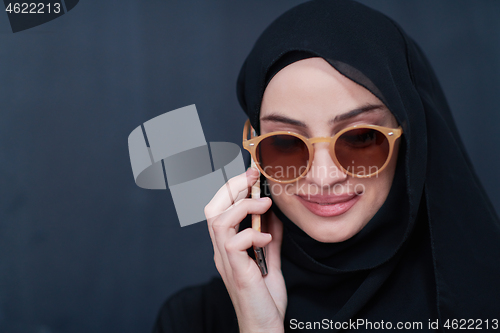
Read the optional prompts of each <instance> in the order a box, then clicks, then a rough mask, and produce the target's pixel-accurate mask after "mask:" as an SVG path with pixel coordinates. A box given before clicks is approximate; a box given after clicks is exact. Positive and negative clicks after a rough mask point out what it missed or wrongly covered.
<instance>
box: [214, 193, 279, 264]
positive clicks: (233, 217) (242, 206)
mask: <svg viewBox="0 0 500 333" xmlns="http://www.w3.org/2000/svg"><path fill="white" fill-rule="evenodd" d="M270 207H271V199H269V198H262V199H242V200H240V201H239V202H238V203H236V204H235V205H234V206H233V208H231V209H229V210H227V211H226V212H224V214H222V215H221V216H219V217H218V218H217V219H215V220H214V221H213V222H212V223H211V224H210V225H209V229H210V237H212V243H213V244H214V251H217V252H218V253H219V255H220V257H221V259H222V261H223V262H224V265H225V262H227V261H228V257H227V250H226V248H225V244H226V242H227V241H228V240H229V239H231V238H234V237H235V236H236V235H237V231H236V226H238V224H239V223H240V222H241V220H243V218H245V216H247V215H248V214H264V213H265V212H266V211H267V210H268V209H269V208H270ZM240 233H241V232H240ZM237 239H239V238H237ZM249 247H250V246H248V247H246V248H245V250H246V249H247V248H249ZM245 255H246V256H247V257H248V255H247V254H246V253H245ZM225 268H226V269H227V267H225Z"/></svg>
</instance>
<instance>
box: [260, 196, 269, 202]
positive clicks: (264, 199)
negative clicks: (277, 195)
mask: <svg viewBox="0 0 500 333" xmlns="http://www.w3.org/2000/svg"><path fill="white" fill-rule="evenodd" d="M259 200H260V201H268V200H269V198H268V197H263V198H259Z"/></svg>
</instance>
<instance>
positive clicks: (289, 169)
mask: <svg viewBox="0 0 500 333" xmlns="http://www.w3.org/2000/svg"><path fill="white" fill-rule="evenodd" d="M256 155H257V158H258V162H259V163H260V166H261V167H262V169H263V170H264V172H265V173H266V174H267V175H269V176H270V177H271V178H273V179H275V180H279V181H287V180H293V179H295V178H298V177H299V176H300V175H301V174H302V173H304V172H305V170H306V169H307V163H308V161H309V150H308V148H307V145H306V143H305V142H304V141H302V140H301V139H300V138H298V137H296V136H293V135H287V134H279V135H273V136H269V137H267V138H265V139H264V140H262V141H261V142H260V143H259V145H258V146H257V149H256Z"/></svg>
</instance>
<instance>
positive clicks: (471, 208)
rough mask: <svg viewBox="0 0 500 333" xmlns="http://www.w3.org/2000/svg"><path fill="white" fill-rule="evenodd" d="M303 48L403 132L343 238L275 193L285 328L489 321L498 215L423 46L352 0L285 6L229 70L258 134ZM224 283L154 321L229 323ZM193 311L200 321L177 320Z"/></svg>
mask: <svg viewBox="0 0 500 333" xmlns="http://www.w3.org/2000/svg"><path fill="white" fill-rule="evenodd" d="M312 56H315V57H321V58H323V59H325V60H326V61H328V62H329V63H330V64H331V65H332V66H333V67H335V68H336V69H337V70H338V71H339V72H340V73H342V74H343V75H345V76H346V77H348V78H349V79H351V80H352V81H354V82H356V83H358V84H360V85H362V86H363V87H365V88H366V89H368V90H369V91H371V92H372V93H373V94H374V95H375V96H377V97H378V98H379V99H380V100H381V101H382V102H383V103H384V104H385V105H386V106H387V107H388V108H389V110H390V111H391V112H392V113H393V115H394V117H395V118H396V120H397V122H398V123H399V124H400V125H401V126H402V128H403V133H404V134H403V136H402V138H401V145H400V151H399V155H398V162H397V167H396V173H395V176H394V181H393V184H392V187H391V191H390V193H389V196H388V198H387V200H386V201H385V203H384V204H383V206H382V207H381V208H380V210H379V211H378V212H377V213H376V215H375V216H374V217H373V218H372V220H370V222H369V223H368V224H367V225H366V226H365V227H364V228H363V229H362V230H361V231H360V232H359V233H358V234H356V235H355V236H353V237H352V238H350V239H348V240H346V241H344V242H341V243H320V242H317V241H315V240H314V239H312V238H311V237H309V236H308V235H307V234H306V233H304V232H303V231H302V230H301V229H300V228H299V227H297V226H296V225H295V224H294V223H293V222H292V221H290V220H289V219H288V218H287V217H286V216H285V215H284V214H283V213H282V212H281V211H280V210H279V208H278V207H277V206H276V205H274V203H273V206H272V209H273V210H274V212H275V213H276V215H277V216H278V218H280V220H281V221H282V222H283V225H284V234H283V245H282V271H283V276H284V278H285V283H286V287H287V292H288V306H287V310H286V316H285V330H286V331H296V330H294V329H292V325H293V324H292V321H293V320H297V321H299V322H317V321H319V322H321V321H322V320H323V319H329V320H333V322H348V321H349V320H356V319H364V320H366V321H370V322H372V323H373V322H379V323H380V322H381V321H382V320H383V321H384V322H391V324H392V325H393V328H394V327H395V325H396V323H397V322H406V321H408V322H421V323H422V327H421V328H418V329H416V328H413V330H415V331H417V330H418V331H424V332H425V331H431V329H430V328H429V326H428V323H429V320H430V321H435V320H436V319H439V323H440V324H441V327H442V325H443V324H445V323H446V320H448V319H450V320H453V319H458V320H460V319H483V320H486V319H489V320H490V321H491V320H492V319H495V318H496V319H498V315H499V314H500V302H498V300H500V288H497V287H496V283H497V281H499V280H500V263H499V258H500V222H499V219H498V217H497V215H496V213H495V211H494V209H493V207H492V205H491V203H490V201H489V199H488V197H487V195H486V193H485V191H484V189H483V187H482V186H481V184H480V182H479V180H478V178H477V176H476V174H475V173H474V170H473V168H472V164H471V162H470V160H469V158H468V156H467V154H466V152H465V149H464V146H463V144H462V141H461V139H460V137H459V135H458V131H457V129H456V126H455V123H454V121H453V118H452V115H451V112H450V110H449V107H448V105H447V102H446V99H445V97H444V95H443V92H442V90H441V88H440V86H439V83H438V81H437V79H436V77H435V75H434V72H433V70H432V68H431V66H430V65H429V63H428V61H427V60H426V58H425V56H424V54H423V53H422V51H421V50H420V48H419V47H418V46H417V45H416V43H415V42H414V41H413V40H412V39H411V38H410V37H408V36H407V35H406V34H405V33H404V32H403V31H402V29H401V28H400V27H399V26H398V25H397V24H396V23H395V22H393V21H392V20H391V19H389V18H387V17H386V16H384V15H383V14H381V13H379V12H377V11H375V10H372V9H370V8H368V7H365V6H364V5H361V4H359V3H356V2H353V1H348V0H335V1H333V0H314V1H310V2H307V3H304V4H301V5H299V6H296V7H295V8H292V9H291V10H289V11H288V12H286V13H285V14H283V15H282V16H281V17H279V18H278V19H277V20H275V21H274V22H273V23H272V24H271V25H270V26H269V27H268V28H267V29H266V30H265V31H264V32H263V34H262V35H261V37H260V38H259V39H258V40H257V42H256V44H255V45H254V48H253V49H252V51H251V53H250V54H249V56H248V57H247V59H246V61H245V63H244V65H243V67H242V69H241V72H240V75H239V77H238V87H237V88H238V90H237V93H238V99H239V101H240V104H241V106H242V108H243V110H244V111H245V112H246V113H247V115H248V117H249V119H250V121H251V124H252V126H253V127H254V128H255V130H256V131H257V132H258V133H259V131H260V128H259V111H260V104H261V100H262V96H263V93H264V90H265V88H266V85H267V83H268V82H269V81H270V80H271V79H272V77H273V76H274V75H275V74H276V73H277V72H278V71H279V70H281V69H282V68H284V67H285V66H287V65H288V64H290V63H293V62H295V61H298V60H301V59H304V58H308V57H312ZM244 222H245V223H248V219H247V220H246V221H244ZM245 223H242V225H241V227H244V226H245ZM223 287H224V286H223V284H221V280H220V279H215V280H213V281H212V282H211V283H210V284H208V285H204V286H201V287H195V288H191V289H188V290H187V291H185V292H181V293H178V294H177V295H176V296H174V297H173V298H171V300H170V301H169V302H168V303H167V304H168V305H167V307H164V310H163V311H162V312H161V313H160V316H159V318H158V323H159V324H158V326H157V327H161V325H172V327H174V326H177V327H179V328H178V329H171V330H169V329H167V328H166V327H164V328H163V330H161V329H158V331H157V332H177V331H179V332H237V331H238V328H237V323H236V324H235V315H234V309H233V308H232V305H231V302H230V299H229V296H228V295H227V291H225V289H224V288H223ZM186 303H189V304H190V305H187V304H186ZM180 308H183V309H184V310H181V309H180ZM187 309H192V310H187ZM193 312H194V313H197V315H194V314H192V313H193ZM187 318H189V320H187ZM192 318H204V319H203V321H204V324H203V325H200V326H198V327H196V328H194V327H193V326H189V327H192V329H191V330H190V329H187V328H185V329H184V327H183V325H184V324H185V325H191V324H192V323H191V321H193V320H192ZM234 325H235V326H234ZM181 327H182V329H181ZM351 328H352V327H351ZM483 329H484V328H483ZM340 330H342V329H340ZM340 330H339V331H340ZM371 330H373V328H372V329H370V328H369V327H367V326H364V327H361V328H358V331H371ZM313 331H320V330H319V329H316V330H313ZM333 331H338V330H335V329H334V330H333Z"/></svg>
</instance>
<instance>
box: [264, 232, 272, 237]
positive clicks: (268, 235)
mask: <svg viewBox="0 0 500 333" xmlns="http://www.w3.org/2000/svg"><path fill="white" fill-rule="evenodd" d="M263 234H264V235H266V236H267V238H271V237H273V236H272V235H271V234H268V233H267V232H264V233H263Z"/></svg>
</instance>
